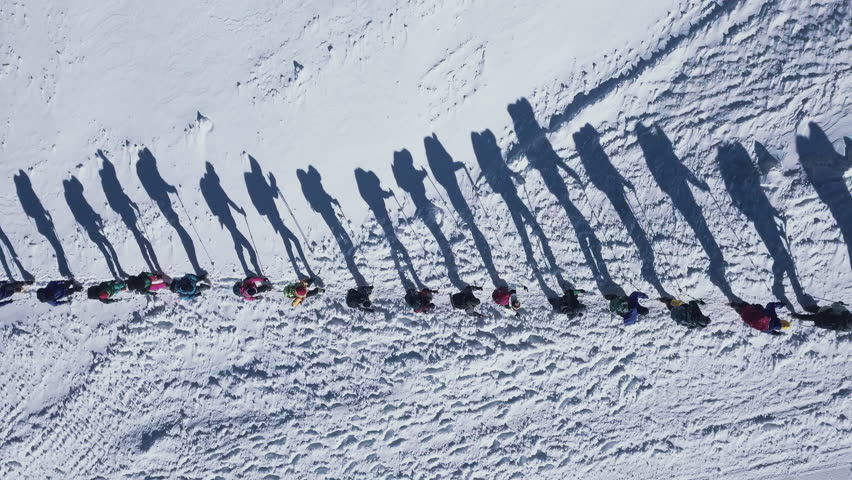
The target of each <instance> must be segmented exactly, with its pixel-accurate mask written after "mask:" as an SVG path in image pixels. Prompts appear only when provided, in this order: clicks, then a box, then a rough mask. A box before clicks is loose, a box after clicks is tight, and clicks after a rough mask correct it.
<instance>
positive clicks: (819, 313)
mask: <svg viewBox="0 0 852 480" xmlns="http://www.w3.org/2000/svg"><path fill="white" fill-rule="evenodd" d="M806 310H808V311H810V312H812V313H810V314H803V313H792V314H791V315H792V316H793V318H798V319H799V320H803V321H806V322H814V326H815V327H817V328H824V329H826V330H834V331H836V332H852V312H849V310H848V309H847V308H846V305H845V304H844V303H842V302H834V303H832V304H831V305H829V306H827V307H817V306H816V305H811V306H809V307H806Z"/></svg>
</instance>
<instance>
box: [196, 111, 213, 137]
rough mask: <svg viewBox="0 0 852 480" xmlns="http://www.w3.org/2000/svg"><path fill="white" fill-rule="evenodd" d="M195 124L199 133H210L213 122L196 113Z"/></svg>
mask: <svg viewBox="0 0 852 480" xmlns="http://www.w3.org/2000/svg"><path fill="white" fill-rule="evenodd" d="M195 124H196V126H197V127H198V131H199V132H201V133H210V132H212V131H213V120H210V119H209V118H207V117H205V116H204V115H202V114H201V112H196V118H195Z"/></svg>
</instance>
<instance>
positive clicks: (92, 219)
mask: <svg viewBox="0 0 852 480" xmlns="http://www.w3.org/2000/svg"><path fill="white" fill-rule="evenodd" d="M62 188H63V189H64V190H65V202H66V203H68V208H70V209H71V214H72V215H74V220H76V221H77V223H78V224H80V226H81V227H83V230H85V231H86V234H87V235H88V236H89V239H90V240H92V242H94V244H95V245H97V247H98V250H100V251H101V253H102V254H103V256H104V259H105V260H106V263H107V267H109V271H110V273H112V276H113V278H115V279H117V280H121V279H123V278H127V276H128V275H127V272H125V271H124V269H122V268H121V263H120V262H119V261H118V254H117V253H115V248H113V246H112V243H110V241H109V240H108V239H107V237H106V235H105V234H104V221H103V218H101V216H100V215H98V213H97V212H96V211H95V210H94V209H93V208H92V206H91V205H90V204H89V202H88V201H87V200H86V197H85V195H84V194H83V184H82V183H80V180H78V179H77V177H73V176H72V177H71V178H70V179H68V180H63V181H62Z"/></svg>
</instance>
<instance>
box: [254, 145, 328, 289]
mask: <svg viewBox="0 0 852 480" xmlns="http://www.w3.org/2000/svg"><path fill="white" fill-rule="evenodd" d="M248 158H249V163H250V166H251V170H250V171H248V172H246V173H245V174H244V178H245V181H246V189H247V190H248V193H249V197H250V198H251V202H252V204H254V208H256V209H257V213H259V214H261V215H262V216H264V217H266V218H267V220H269V223H270V224H272V229H273V230H275V232H276V233H277V234H278V235H280V236H281V240H282V241H283V242H284V248H286V249H287V255H288V256H289V257H290V263H291V264H292V265H293V271H294V272H295V273H296V278H304V277H305V275H304V274H302V271H301V269H300V268H299V265H298V263H297V262H296V255H295V254H294V252H293V249H294V248H295V250H296V254H298V255H299V258H300V259H301V260H302V265H304V267H305V270H307V272H308V276H309V277H314V276H315V275H314V273H313V271H311V267H310V265H309V264H308V258H307V257H306V256H305V252H304V250H303V249H302V244H301V242H299V239H298V238H296V235H295V234H293V232H292V231H291V230H290V229H289V228H287V227H286V226H285V225H284V220H282V219H281V214H280V213H279V212H278V207H277V206H276V205H275V199H276V198H278V196H279V195H283V194H282V193H281V190H280V189H279V188H278V185H277V183H276V182H275V176H273V175H272V173H270V174H269V181H268V182H267V180H266V177H265V176H264V175H263V170H261V168H260V163H258V161H257V160H256V159H255V158H254V157H252V156H251V155H249V156H248Z"/></svg>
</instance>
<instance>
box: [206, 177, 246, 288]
mask: <svg viewBox="0 0 852 480" xmlns="http://www.w3.org/2000/svg"><path fill="white" fill-rule="evenodd" d="M206 167H207V171H206V172H205V173H204V176H203V177H201V181H200V182H199V187H200V188H201V195H202V196H203V197H204V200H205V201H206V202H207V206H208V207H209V208H210V212H212V213H213V215H214V216H216V219H218V220H219V226H220V227H224V228H226V229H228V232H229V233H230V234H231V239H233V241H234V251H236V252H237V258H239V260H240V265H241V266H242V267H243V272H244V273H245V275H246V276H247V277H251V276H254V275H257V274H259V273H261V268H260V266H259V265H258V262H257V252H255V251H254V249H253V248H252V246H251V243H249V241H248V239H247V238H246V237H245V235H243V234H242V232H240V229H239V228H237V221H236V220H234V216H233V215H232V214H231V209H232V208H233V209H234V210H236V211H237V213H239V214H240V215H243V216H245V214H246V211H245V210H243V209H242V208H240V206H239V205H237V204H236V203H234V201H233V200H231V198H230V197H229V196H228V194H227V193H225V190H223V189H222V183H221V182H220V181H219V175H217V174H216V170H215V169H214V168H213V165H212V164H211V163H210V162H207V164H206ZM244 250H245V251H247V252H248V255H249V261H251V267H253V268H250V267H249V265H248V263H246V257H245V254H244V253H243V251H244Z"/></svg>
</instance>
